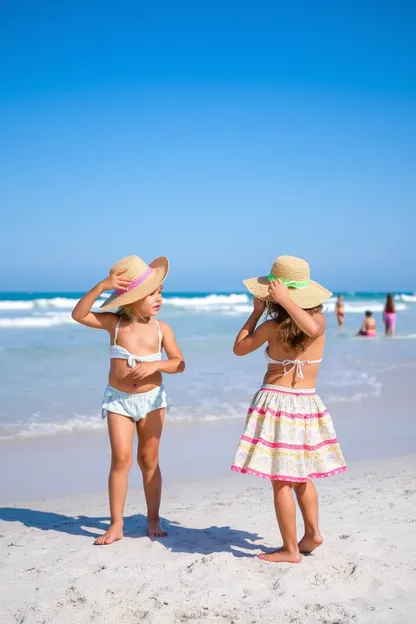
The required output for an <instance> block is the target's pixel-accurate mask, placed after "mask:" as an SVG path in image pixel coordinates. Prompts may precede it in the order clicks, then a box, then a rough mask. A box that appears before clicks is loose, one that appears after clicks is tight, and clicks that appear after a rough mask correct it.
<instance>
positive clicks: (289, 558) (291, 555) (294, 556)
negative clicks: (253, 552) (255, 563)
mask: <svg viewBox="0 0 416 624" xmlns="http://www.w3.org/2000/svg"><path fill="white" fill-rule="evenodd" d="M259 559H261V560H262V561H270V562H272V563H300V562H301V561H302V557H301V556H300V553H299V552H289V551H288V550H285V549H284V548H279V549H278V550H274V551H273V552H270V553H263V554H261V555H259Z"/></svg>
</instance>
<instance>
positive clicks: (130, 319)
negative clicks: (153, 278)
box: [116, 303, 146, 324]
mask: <svg viewBox="0 0 416 624" xmlns="http://www.w3.org/2000/svg"><path fill="white" fill-rule="evenodd" d="M116 314H117V316H118V317H119V318H120V319H121V320H122V321H125V322H126V323H129V324H131V323H134V321H139V322H144V321H146V318H145V317H144V316H142V315H141V314H139V312H137V310H136V308H135V307H134V303H127V304H126V305H123V306H120V307H119V309H118V310H117V312H116Z"/></svg>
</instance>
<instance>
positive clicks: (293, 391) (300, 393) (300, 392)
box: [259, 386, 316, 396]
mask: <svg viewBox="0 0 416 624" xmlns="http://www.w3.org/2000/svg"><path fill="white" fill-rule="evenodd" d="M259 392H278V393H279V394H296V395H297V396H314V395H315V394H316V392H315V391H314V390H313V391H308V390H302V389H301V388H299V390H296V389H295V388H293V389H291V388H288V389H287V390H283V388H282V387H279V388H265V387H264V386H263V387H262V388H260V390H259Z"/></svg>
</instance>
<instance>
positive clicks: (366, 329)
mask: <svg viewBox="0 0 416 624" xmlns="http://www.w3.org/2000/svg"><path fill="white" fill-rule="evenodd" d="M376 335H377V332H376V322H375V320H374V319H373V313H372V312H370V311H369V310H367V312H366V313H365V319H364V322H363V324H362V325H361V328H360V329H359V330H358V333H357V336H367V338H374V337H375V336H376Z"/></svg>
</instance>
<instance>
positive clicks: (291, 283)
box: [267, 273, 311, 289]
mask: <svg viewBox="0 0 416 624" xmlns="http://www.w3.org/2000/svg"><path fill="white" fill-rule="evenodd" d="M267 279H268V280H269V282H272V281H273V280H279V281H280V282H283V284H284V285H285V286H286V287H287V288H296V289H297V288H306V286H309V284H310V283H311V280H310V279H309V280H306V281H305V282H297V281H296V280H290V279H287V278H286V277H276V276H275V275H273V273H270V275H269V276H268V278H267Z"/></svg>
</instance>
